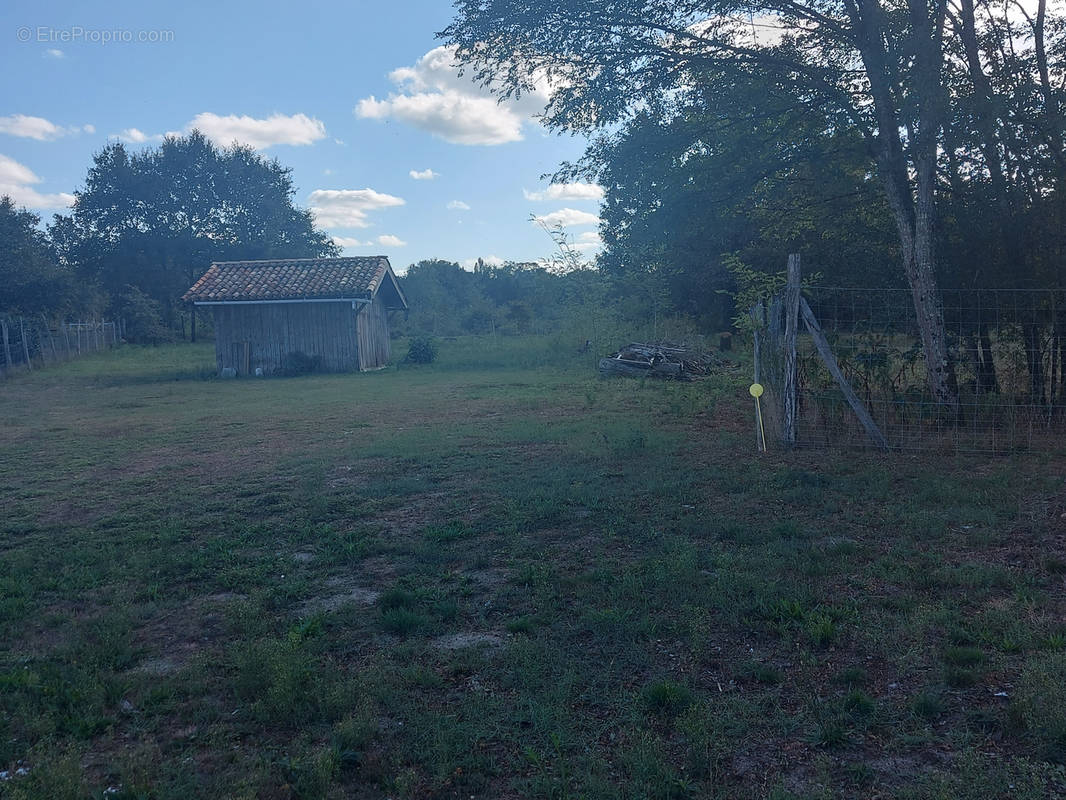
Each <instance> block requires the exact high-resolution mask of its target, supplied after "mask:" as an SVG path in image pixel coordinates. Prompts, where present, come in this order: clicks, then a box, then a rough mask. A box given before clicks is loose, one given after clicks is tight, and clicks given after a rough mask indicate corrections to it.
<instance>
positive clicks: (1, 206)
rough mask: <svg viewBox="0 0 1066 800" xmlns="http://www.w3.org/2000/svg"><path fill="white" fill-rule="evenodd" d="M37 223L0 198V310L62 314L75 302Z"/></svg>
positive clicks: (69, 279)
mask: <svg viewBox="0 0 1066 800" xmlns="http://www.w3.org/2000/svg"><path fill="white" fill-rule="evenodd" d="M40 221H41V218H40V217H38V216H37V215H36V214H34V213H32V212H30V211H27V210H26V209H24V208H22V209H20V208H17V207H16V206H15V203H14V201H12V199H11V198H10V197H7V196H4V197H2V198H0V311H6V312H15V313H20V314H38V313H43V312H55V311H62V310H65V309H66V308H67V307H68V306H70V305H71V304H72V303H73V302H74V300H75V291H74V284H73V280H72V276H71V274H70V273H69V272H68V271H67V270H65V269H63V268H62V267H61V266H60V265H59V263H58V260H57V258H56V255H55V252H54V251H53V249H52V247H51V245H50V244H49V242H48V239H47V237H46V236H45V235H44V233H43V232H42V231H41V230H40V229H39V228H38V227H37V226H38V225H39V223H40Z"/></svg>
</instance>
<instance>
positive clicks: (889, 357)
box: [753, 287, 1066, 454]
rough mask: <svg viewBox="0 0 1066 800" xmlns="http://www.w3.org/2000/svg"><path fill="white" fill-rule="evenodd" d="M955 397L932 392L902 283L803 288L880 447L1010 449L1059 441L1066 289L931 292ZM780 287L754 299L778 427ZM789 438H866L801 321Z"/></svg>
mask: <svg viewBox="0 0 1066 800" xmlns="http://www.w3.org/2000/svg"><path fill="white" fill-rule="evenodd" d="M940 299H941V304H942V307H943V312H944V322H945V328H946V332H947V337H948V346H949V357H950V360H951V364H952V368H953V370H952V371H953V382H954V384H955V385H956V386H957V389H958V398H959V400H958V403H957V404H949V403H944V402H938V401H937V400H936V399H935V398H934V397H933V396H932V394H931V393H930V392H929V390H928V388H927V385H926V363H925V356H924V354H923V351H922V345H921V337H920V334H919V330H918V324H917V320H916V316H915V313H914V305H913V301H912V296H911V293H910V292H909V291H907V290H892V289H852V288H837V287H812V288H809V289H806V290H805V291H804V300H805V301H806V303H807V305H808V307H809V309H810V312H811V313H812V314H813V317H814V318H815V319H816V320H817V323H818V325H819V326H820V328H821V330H822V331H823V332H824V334H825V340H826V341H827V342H828V344H829V347H830V348H831V350H832V353H833V355H834V356H835V360H836V362H837V363H838V364H839V368H840V372H841V373H842V374H843V376H844V378H845V379H846V382H847V383H848V384H849V385H850V387H851V388H852V389H853V390H854V394H855V397H857V398H858V401H859V402H860V403H861V405H862V407H864V408H865V409H866V410H867V411H868V412H869V415H870V417H871V418H872V420H873V422H874V423H875V425H876V427H877V429H878V430H879V431H880V433H881V434H883V436H884V440H885V442H886V443H887V446H888V447H889V448H891V449H896V450H908V451H939V452H956V453H963V452H971V453H993V454H995V453H1008V452H1016V451H1020V450H1043V449H1048V450H1050V449H1056V448H1061V447H1063V446H1064V445H1066V291H1052V290H1017V289H983V290H959V291H944V292H942V293H941V296H940ZM784 313H785V311H784V306H783V296H779V297H776V298H774V299H773V300H772V301H771V302H770V303H769V304H768V305H765V306H761V307H757V308H756V309H755V310H753V315H754V317H755V320H754V321H755V323H756V340H757V349H758V351H759V352H758V354H757V364H758V367H757V370H758V371H759V372H760V373H761V382H762V384H763V385H764V386H765V387H766V394H767V396H768V398H769V400H768V402H765V403H764V405H765V406H766V418H767V423H768V424H770V425H771V426H772V427H773V429H774V430H775V431H777V432H778V433H779V437H780V436H782V435H783V434H782V433H781V431H782V430H783V428H784V425H785V420H784V419H783V414H782V403H783V394H784V387H783V382H784V373H785V368H784V363H783V362H784V347H783V326H784ZM796 354H797V363H798V368H797V376H798V393H797V394H798V397H797V405H798V409H797V414H796V417H795V422H794V425H795V442H796V445H797V446H805V447H826V446H835V445H844V446H869V445H870V443H871V438H872V437H871V434H870V433H869V431H868V429H867V428H866V427H864V425H863V424H861V422H860V421H859V419H858V417H857V416H856V413H855V409H854V407H853V405H852V404H850V403H849V402H848V401H847V399H846V398H845V394H844V392H842V390H841V386H840V383H839V381H837V380H836V379H835V378H834V377H833V376H832V375H831V372H830V370H829V368H828V367H827V363H826V361H825V360H824V358H823V357H822V355H821V354H820V353H819V352H818V350H817V348H816V347H815V346H814V340H813V339H812V335H811V332H810V331H809V330H808V329H805V328H804V327H803V326H802V325H801V326H800V328H799V332H798V335H797V339H796Z"/></svg>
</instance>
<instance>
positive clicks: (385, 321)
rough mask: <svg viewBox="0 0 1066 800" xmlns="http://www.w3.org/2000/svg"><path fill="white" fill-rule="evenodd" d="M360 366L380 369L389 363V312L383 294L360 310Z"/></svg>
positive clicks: (358, 324) (358, 325)
mask: <svg viewBox="0 0 1066 800" xmlns="http://www.w3.org/2000/svg"><path fill="white" fill-rule="evenodd" d="M357 319H358V322H357V325H356V327H357V331H358V332H357V336H358V339H359V368H360V369H364V370H366V369H379V368H381V367H383V366H385V365H386V364H388V363H389V352H390V351H389V312H388V311H386V310H385V303H384V301H382V299H381V295H380V294H379V295H377V296H376V297H375V298H374V302H373V303H371V304H370V305H368V306H363V308H362V309H361V310H360V311H359V316H358V318H357Z"/></svg>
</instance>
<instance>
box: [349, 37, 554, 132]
mask: <svg viewBox="0 0 1066 800" xmlns="http://www.w3.org/2000/svg"><path fill="white" fill-rule="evenodd" d="M389 79H390V80H391V81H392V82H393V83H394V84H396V86H397V87H398V92H396V93H393V94H390V95H389V96H388V97H387V98H386V99H384V100H378V99H377V98H376V97H374V96H373V95H371V96H370V97H367V98H364V99H362V100H360V101H359V103H358V105H356V107H355V115H356V116H358V117H363V118H366V119H398V120H400V121H402V122H406V123H408V124H409V125H413V126H414V127H416V128H420V129H421V130H424V131H428V132H429V133H432V134H433V135H435V136H439V137H440V138H442V139H444V140H445V141H447V142H451V143H452V144H465V145H496V144H504V143H506V142H517V141H520V140H521V139H522V138H523V134H522V127H523V125H525V124H526V123H528V122H530V121H531V120H532V118H533V117H534V116H535V115H536V114H539V113H540V112H541V111H543V110H544V106H545V105H547V102H548V99H549V97H550V93H549V90H548V87H547V83H546V82H544V81H541V84H542V85H538V86H537V88H536V90H535V91H532V92H527V93H525V94H523V95H522V97H521V98H519V99H509V100H505V101H504V102H502V103H500V102H498V101H497V97H496V96H494V95H493V94H492V93H491V92H490V91H489V90H488V89H486V88H482V87H480V86H478V85H477V84H476V83H474V82H473V81H472V80H471V79H469V78H464V77H460V75H459V72H458V70H457V68H456V66H455V51H454V49H452V48H450V47H445V46H441V47H436V48H434V49H432V50H430V51H429V52H428V53H426V54H425V55H424V56H422V57H421V58H420V59H418V61H417V62H415V64H414V66H412V67H400V68H399V69H395V70H393V71H392V72H391V73H389Z"/></svg>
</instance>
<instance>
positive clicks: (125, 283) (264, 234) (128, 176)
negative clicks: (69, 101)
mask: <svg viewBox="0 0 1066 800" xmlns="http://www.w3.org/2000/svg"><path fill="white" fill-rule="evenodd" d="M294 194H295V189H294V187H293V183H292V176H291V170H289V169H288V168H286V167H282V166H281V165H280V164H279V163H278V162H277V161H276V160H268V159H265V158H263V157H262V156H260V155H259V154H258V153H256V152H255V151H254V150H253V149H252V148H250V147H246V146H242V145H236V144H235V145H233V146H231V147H224V148H219V147H217V146H215V145H214V144H212V143H211V142H210V141H209V140H208V139H207V138H206V137H205V136H203V135H202V134H201V133H199V132H197V131H193V132H192V133H191V134H189V135H188V136H184V137H173V136H172V137H168V138H167V139H166V140H164V141H163V143H162V144H161V145H160V146H159V147H157V148H152V149H148V150H145V151H143V152H140V153H132V154H131V153H129V152H128V151H127V150H126V148H125V146H124V145H122V144H118V143H116V144H110V145H108V146H107V147H106V148H104V150H103V151H101V152H100V153H98V154H97V155H96V156H95V157H94V159H93V166H92V167H91V168H90V169H89V174H88V176H87V178H86V183H85V187H84V188H83V189H81V190H80V191H78V192H75V198H76V200H75V203H74V210H73V213H72V214H70V215H68V216H60V215H57V216H56V218H55V221H54V222H53V224H52V225H51V226H49V234H50V236H51V237H52V240H53V241H54V243H55V246H56V248H57V250H58V253H59V255H60V257H61V259H62V261H63V263H64V264H67V265H69V266H70V267H71V268H72V269H74V270H75V271H76V272H77V274H78V275H79V276H80V277H81V278H83V279H85V280H91V281H95V282H98V284H99V285H100V286H101V287H102V288H103V289H104V290H105V291H106V292H107V293H108V294H109V295H110V296H111V297H112V298H119V297H121V296H123V295H125V296H129V287H135V288H136V289H138V290H140V291H141V292H143V293H144V294H145V295H147V296H148V297H150V298H151V299H152V300H154V301H155V302H156V303H158V304H159V305H160V307H161V308H162V310H163V314H164V317H165V318H166V320H167V321H168V322H172V321H173V318H174V314H175V311H176V309H177V301H178V299H179V298H180V296H181V295H182V293H183V292H184V291H185V290H186V289H188V288H189V286H190V285H192V283H193V282H194V281H195V280H196V279H197V278H198V277H199V276H200V275H201V274H202V273H203V271H204V270H205V269H206V267H207V265H208V264H209V263H210V262H211V261H221V260H230V259H264V258H303V257H315V256H326V255H336V254H337V253H338V252H339V251H338V248H337V246H336V245H335V244H334V243H333V241H332V240H331V239H330V238H329V236H328V235H327V234H325V233H323V232H321V231H318V230H316V229H315V226H314V221H313V219H312V217H311V214H310V212H309V211H307V210H304V209H300V208H297V207H296V206H295V205H294V204H293V196H294Z"/></svg>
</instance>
